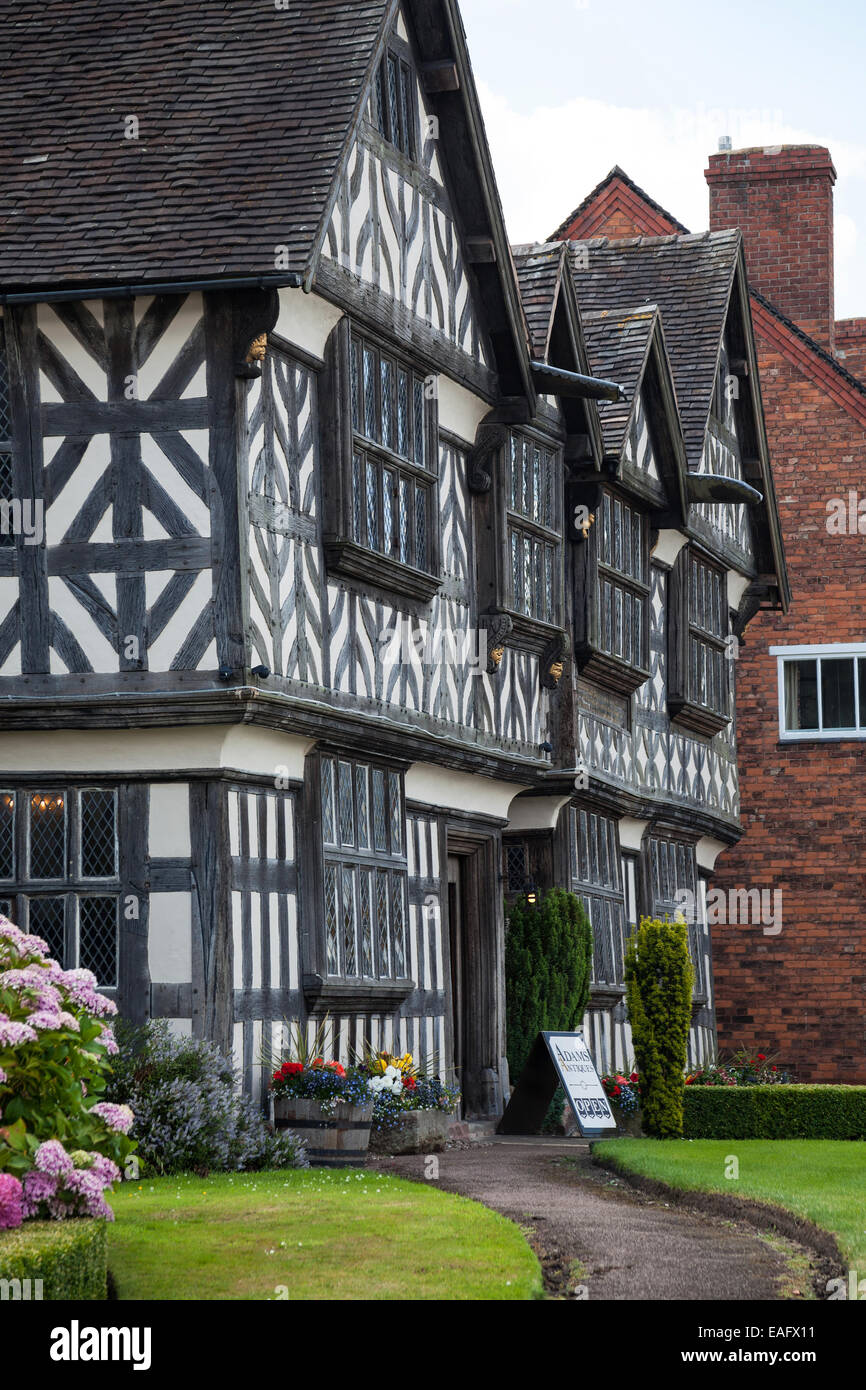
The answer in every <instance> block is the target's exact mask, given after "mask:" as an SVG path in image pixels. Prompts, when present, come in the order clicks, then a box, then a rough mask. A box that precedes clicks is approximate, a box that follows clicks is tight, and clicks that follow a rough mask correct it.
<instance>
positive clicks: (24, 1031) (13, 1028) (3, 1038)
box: [0, 1015, 36, 1047]
mask: <svg viewBox="0 0 866 1390" xmlns="http://www.w3.org/2000/svg"><path fill="white" fill-rule="evenodd" d="M35 1041H36V1030H35V1028H31V1027H30V1025H29V1024H27V1023H14V1022H13V1021H12V1020H11V1019H9V1018H7V1017H6V1016H5V1015H4V1016H3V1017H2V1018H0V1045H2V1046H4V1047H18V1046H19V1044H21V1043H25V1042H35Z"/></svg>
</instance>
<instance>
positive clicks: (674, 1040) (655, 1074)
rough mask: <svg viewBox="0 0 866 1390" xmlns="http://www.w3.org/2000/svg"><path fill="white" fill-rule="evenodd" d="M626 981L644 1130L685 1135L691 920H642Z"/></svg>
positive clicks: (627, 961) (660, 1134)
mask: <svg viewBox="0 0 866 1390" xmlns="http://www.w3.org/2000/svg"><path fill="white" fill-rule="evenodd" d="M625 984H626V1004H627V1007H628V1017H629V1022H630V1023H631V1034H632V1046H633V1048H634V1056H635V1065H636V1067H637V1070H638V1073H639V1075H640V1103H641V1120H642V1124H643V1130H644V1133H645V1134H648V1135H650V1136H651V1137H652V1138H655V1139H678V1138H682V1133H683V1089H684V1088H683V1072H684V1071H685V1067H686V1057H687V1052H688V1041H689V1026H690V1024H691V1019H692V987H693V984H694V971H693V969H692V963H691V959H690V957H689V942H688V929H687V927H686V923H685V920H682V921H675V922H668V921H665V922H661V921H659V919H658V918H653V917H642V918H641V922H640V926H639V927H638V929H637V932H636V933H635V934H634V936H632V937H631V938H630V940H629V942H628V945H627V947H626V959H625Z"/></svg>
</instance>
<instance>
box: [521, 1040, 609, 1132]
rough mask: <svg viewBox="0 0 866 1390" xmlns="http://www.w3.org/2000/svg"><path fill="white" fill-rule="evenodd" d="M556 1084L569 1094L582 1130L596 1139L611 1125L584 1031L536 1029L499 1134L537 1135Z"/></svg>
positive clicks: (606, 1101)
mask: <svg viewBox="0 0 866 1390" xmlns="http://www.w3.org/2000/svg"><path fill="white" fill-rule="evenodd" d="M558 1085H559V1086H562V1089H563V1090H564V1091H565V1094H566V1095H567V1097H568V1100H569V1104H570V1105H571V1108H572V1110H573V1111H574V1114H575V1118H576V1120H577V1123H578V1125H579V1126H580V1132H581V1134H583V1135H586V1136H589V1137H591V1138H597V1137H598V1136H599V1135H602V1134H604V1132H605V1131H606V1130H615V1129H616V1119H615V1118H614V1115H613V1112H612V1110H611V1108H610V1105H609V1104H608V1100H607V1096H606V1095H605V1093H604V1087H603V1086H602V1084H601V1082H600V1081H599V1079H598V1072H597V1071H596V1069H595V1063H594V1062H593V1060H592V1057H591V1056H590V1052H589V1048H588V1047H587V1045H586V1042H585V1041H584V1037H583V1033H582V1032H578V1033H539V1035H538V1037H537V1038H536V1040H535V1042H534V1044H533V1047H532V1051H531V1052H530V1054H529V1060H528V1061H527V1063H526V1066H525V1067H524V1069H523V1073H522V1075H521V1076H520V1078H519V1080H518V1082H517V1085H516V1086H515V1088H514V1090H513V1091H512V1093H511V1099H510V1100H509V1102H508V1106H507V1108H506V1111H505V1114H504V1115H503V1116H502V1119H501V1120H500V1122H499V1133H500V1134H537V1133H538V1131H539V1130H540V1128H541V1125H542V1123H543V1121H544V1117H545V1115H546V1114H547V1112H548V1110H549V1109H550V1103H551V1101H552V1100H553V1097H554V1095H555V1093H556V1088H557V1086H558Z"/></svg>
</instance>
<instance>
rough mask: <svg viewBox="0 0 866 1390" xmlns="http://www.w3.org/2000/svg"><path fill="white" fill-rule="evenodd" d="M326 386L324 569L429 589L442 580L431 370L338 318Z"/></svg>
mask: <svg viewBox="0 0 866 1390" xmlns="http://www.w3.org/2000/svg"><path fill="white" fill-rule="evenodd" d="M323 388H324V390H323V394H324V403H325V411H324V417H323V445H324V452H325V462H326V468H325V477H326V478H327V480H328V485H327V488H326V490H325V497H324V511H325V534H324V542H325V554H326V558H327V560H328V564H329V567H330V568H331V569H333V570H336V571H338V572H342V573H347V574H350V575H354V576H355V577H357V578H361V579H366V580H368V581H369V582H372V583H374V584H377V585H382V586H385V587H389V586H390V587H395V588H398V589H399V590H400V592H406V593H409V594H411V595H412V596H413V597H416V598H430V597H432V595H433V594H434V593H435V592H436V590H437V589H438V588H439V585H440V575H439V507H438V500H437V495H436V489H437V478H438V448H439V441H438V425H437V412H436V391H435V378H431V377H430V376H429V375H425V374H424V372H423V371H422V370H420V369H419V368H418V367H416V366H414V365H413V364H412V363H410V362H408V361H407V360H406V359H404V358H403V357H401V356H400V355H399V354H397V353H395V352H393V351H392V350H391V349H390V348H389V347H388V346H386V345H385V344H384V343H382V342H380V341H379V340H378V339H374V338H373V337H371V336H370V335H369V334H367V333H364V332H362V331H361V330H360V329H357V328H355V327H353V326H350V325H349V323H348V321H347V320H345V319H344V320H343V321H342V322H341V323H340V324H339V325H338V326H337V328H336V329H335V330H334V333H333V334H332V336H331V341H330V343H329V346H328V354H327V366H326V372H325V376H324V381H323Z"/></svg>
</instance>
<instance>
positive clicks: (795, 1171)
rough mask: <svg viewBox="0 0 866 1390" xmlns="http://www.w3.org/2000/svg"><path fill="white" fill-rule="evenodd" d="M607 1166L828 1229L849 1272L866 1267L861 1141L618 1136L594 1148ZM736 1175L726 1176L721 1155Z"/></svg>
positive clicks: (865, 1156) (865, 1147) (864, 1150)
mask: <svg viewBox="0 0 866 1390" xmlns="http://www.w3.org/2000/svg"><path fill="white" fill-rule="evenodd" d="M593 1152H594V1153H595V1154H596V1155H597V1156H598V1157H599V1158H603V1159H604V1161H605V1162H606V1163H607V1162H608V1161H609V1160H610V1159H613V1160H614V1161H615V1162H616V1164H617V1165H618V1166H621V1167H622V1168H624V1169H628V1170H631V1171H633V1172H635V1173H640V1174H642V1175H643V1176H645V1177H648V1178H655V1179H656V1180H657V1181H659V1182H666V1183H668V1184H669V1185H670V1186H671V1187H679V1188H685V1189H687V1190H689V1189H690V1190H692V1191H698V1192H724V1193H725V1194H726V1195H727V1196H735V1197H747V1198H748V1197H751V1198H754V1199H755V1200H756V1201H759V1202H769V1203H771V1204H772V1205H773V1206H778V1207H786V1208H787V1209H788V1210H789V1211H793V1212H796V1213H797V1214H798V1215H800V1216H805V1217H807V1218H808V1219H809V1220H810V1221H814V1223H815V1225H816V1226H821V1227H823V1229H824V1230H825V1231H832V1233H833V1234H834V1235H835V1237H836V1239H837V1240H838V1242H839V1248H840V1249H841V1250H842V1252H843V1254H844V1255H845V1256H846V1257H847V1259H848V1260H849V1261H850V1264H851V1267H852V1268H854V1269H864V1268H866V1144H864V1143H857V1142H856V1141H841V1140H833V1139H775V1140H771V1139H740V1140H737V1139H666V1140H658V1139H620V1140H606V1141H605V1142H603V1143H599V1144H596V1145H594V1146H593ZM731 1157H734V1158H736V1159H737V1160H738V1162H739V1177H738V1178H726V1177H725V1168H726V1164H727V1163H728V1160H729V1159H730V1158H731Z"/></svg>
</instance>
